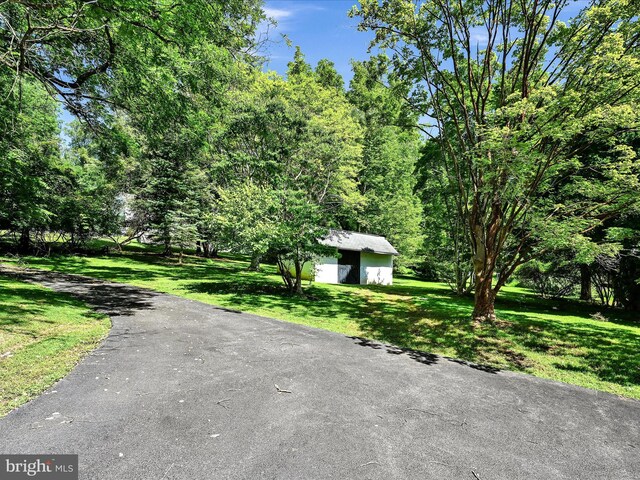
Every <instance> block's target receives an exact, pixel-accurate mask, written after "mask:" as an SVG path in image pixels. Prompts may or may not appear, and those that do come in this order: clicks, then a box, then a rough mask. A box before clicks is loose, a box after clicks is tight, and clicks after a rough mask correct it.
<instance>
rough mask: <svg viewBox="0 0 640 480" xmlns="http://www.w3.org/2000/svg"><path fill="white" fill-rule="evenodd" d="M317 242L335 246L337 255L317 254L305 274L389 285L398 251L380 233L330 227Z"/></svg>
mask: <svg viewBox="0 0 640 480" xmlns="http://www.w3.org/2000/svg"><path fill="white" fill-rule="evenodd" d="M320 243H321V244H323V245H327V246H329V247H335V248H337V249H338V256H337V257H319V258H317V259H316V261H315V262H314V263H313V265H312V266H311V268H310V270H311V272H309V273H308V276H309V277H311V278H313V279H314V280H315V281H316V282H319V283H351V284H360V285H372V284H374V285H391V284H392V283H393V257H394V255H398V252H397V250H396V249H395V248H393V246H392V245H391V244H390V243H389V242H388V241H387V239H386V238H385V237H382V236H380V235H370V234H367V233H357V232H349V231H346V230H332V231H331V232H330V233H329V235H328V236H326V237H325V238H323V239H321V240H320Z"/></svg>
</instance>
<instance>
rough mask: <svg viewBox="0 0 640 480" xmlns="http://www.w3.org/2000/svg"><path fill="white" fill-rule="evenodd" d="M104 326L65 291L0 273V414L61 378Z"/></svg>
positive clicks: (97, 338)
mask: <svg viewBox="0 0 640 480" xmlns="http://www.w3.org/2000/svg"><path fill="white" fill-rule="evenodd" d="M109 326H110V321H109V319H108V318H106V317H105V316H103V315H97V314H96V313H94V312H92V311H91V310H89V308H87V307H86V306H85V305H83V304H82V302H79V301H77V300H74V299H73V298H71V297H70V296H68V295H65V294H62V293H57V292H54V291H52V290H49V289H48V288H44V287H40V286H36V285H32V284H29V283H24V282H20V281H17V280H14V279H10V278H7V277H2V276H0V417H1V416H4V415H6V414H7V413H9V412H10V411H11V410H13V409H14V408H16V407H17V406H19V405H21V404H23V403H25V402H27V401H29V400H30V399H31V398H33V397H35V396H36V395H38V394H40V393H41V392H42V391H44V390H45V389H46V388H47V387H49V386H51V385H52V384H53V383H55V382H56V381H57V380H59V379H60V378H62V377H64V376H65V375H66V374H67V373H68V372H69V371H70V370H71V369H72V368H73V367H74V366H75V365H76V364H77V363H78V361H79V360H80V359H81V358H82V357H83V356H84V355H85V354H86V353H87V352H89V351H90V350H92V349H93V348H95V347H96V345H97V344H98V342H99V341H100V340H101V339H102V338H104V336H105V335H106V334H107V332H108V331H109Z"/></svg>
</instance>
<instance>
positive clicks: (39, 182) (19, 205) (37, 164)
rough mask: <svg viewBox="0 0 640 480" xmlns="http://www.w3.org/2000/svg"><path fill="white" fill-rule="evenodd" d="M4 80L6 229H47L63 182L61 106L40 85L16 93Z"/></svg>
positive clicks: (2, 203)
mask: <svg viewBox="0 0 640 480" xmlns="http://www.w3.org/2000/svg"><path fill="white" fill-rule="evenodd" d="M10 85H11V78H9V77H8V76H7V75H6V74H0V95H2V98H3V101H2V102H1V103H0V124H1V132H2V134H1V135H0V228H3V229H8V230H13V231H25V232H27V234H28V231H29V230H30V229H44V228H46V227H47V226H48V225H49V222H50V220H51V219H52V217H53V215H54V213H53V211H52V210H53V209H54V206H55V203H56V199H57V195H58V192H57V191H56V189H55V185H56V184H58V183H59V182H60V177H61V173H60V172H59V169H58V166H59V158H60V147H59V138H58V134H59V127H58V122H57V113H58V109H57V105H56V103H55V102H54V101H53V100H52V99H51V98H50V97H49V96H48V95H47V93H46V92H45V91H44V89H43V88H42V87H41V86H40V85H39V84H37V83H35V82H25V83H24V84H23V85H22V88H21V91H20V92H18V91H17V90H14V91H11V90H10V88H11V87H10Z"/></svg>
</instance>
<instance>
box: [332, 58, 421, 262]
mask: <svg viewBox="0 0 640 480" xmlns="http://www.w3.org/2000/svg"><path fill="white" fill-rule="evenodd" d="M388 63H389V62H388V59H387V58H386V57H384V56H378V57H373V58H371V59H370V60H368V61H366V62H353V71H354V75H353V79H352V80H351V82H350V84H349V91H348V93H347V98H348V99H349V101H350V102H351V103H352V104H353V105H354V106H356V107H357V108H358V110H359V112H360V115H359V117H358V119H359V121H360V125H361V126H362V128H363V130H364V132H365V133H364V139H363V155H362V160H363V162H362V163H363V168H362V170H361V171H360V172H359V174H358V184H359V185H358V187H359V190H360V193H361V194H362V197H363V202H362V203H363V206H362V208H361V209H360V210H359V211H355V212H347V213H351V215H348V216H346V218H345V224H346V225H347V226H348V227H349V228H352V229H355V230H360V231H366V232H369V233H375V234H379V235H383V236H385V237H387V238H388V239H389V241H390V242H391V243H392V244H393V245H395V246H396V248H397V249H398V251H399V252H400V257H398V258H397V259H396V267H398V266H408V265H411V264H412V263H415V259H416V253H417V250H418V249H419V247H420V246H421V243H422V206H421V205H420V198H419V197H418V195H416V193H415V189H416V177H415V170H416V163H417V160H418V158H419V155H420V146H421V142H420V138H419V136H418V133H417V131H416V130H415V128H414V129H413V130H412V129H411V128H412V126H415V124H416V122H417V118H416V117H415V115H413V113H412V112H411V111H408V109H407V108H406V105H405V104H404V102H403V99H402V95H404V94H406V88H405V87H404V85H402V84H396V85H392V86H391V88H385V86H384V84H383V81H384V80H385V79H387V70H388Z"/></svg>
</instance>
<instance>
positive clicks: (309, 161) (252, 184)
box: [216, 55, 361, 293]
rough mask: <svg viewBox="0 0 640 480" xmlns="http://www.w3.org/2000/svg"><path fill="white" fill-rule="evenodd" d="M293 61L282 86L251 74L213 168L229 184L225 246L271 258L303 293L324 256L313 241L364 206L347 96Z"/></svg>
mask: <svg viewBox="0 0 640 480" xmlns="http://www.w3.org/2000/svg"><path fill="white" fill-rule="evenodd" d="M296 58H297V60H295V61H294V62H292V64H291V66H290V70H289V74H288V76H287V80H286V81H285V80H283V79H282V78H280V77H278V76H276V75H274V74H262V73H256V74H255V78H254V82H253V83H252V85H251V86H250V88H246V89H243V90H242V91H238V92H237V96H236V100H235V102H233V105H234V106H233V108H232V109H231V110H230V112H229V115H228V117H227V120H228V123H227V124H226V128H225V130H224V131H223V133H222V137H223V138H224V141H223V142H221V144H220V147H221V151H220V153H219V157H220V158H219V161H218V162H216V165H217V166H218V168H220V169H222V170H223V171H224V172H225V174H226V178H227V179H228V186H226V187H225V188H222V189H221V190H220V191H219V194H220V201H219V203H218V206H217V208H218V209H219V216H218V221H219V222H221V224H222V225H223V226H224V228H223V231H224V232H225V237H226V238H225V240H226V241H227V242H229V243H230V244H231V245H234V246H235V247H236V248H237V249H238V250H240V251H244V252H245V253H250V254H252V255H253V256H260V255H263V254H265V253H267V252H270V253H273V254H275V255H276V256H277V260H278V265H279V270H280V274H281V275H282V278H283V280H284V282H285V284H286V285H287V287H288V288H289V289H290V290H291V291H292V292H297V293H300V292H301V291H302V268H303V267H304V264H305V263H307V262H308V261H309V260H310V259H311V256H312V255H313V254H315V253H318V252H319V251H325V250H326V248H323V247H322V246H321V245H319V244H318V242H317V240H318V238H319V237H321V236H322V235H323V234H325V233H327V231H328V228H329V227H331V226H333V225H335V218H336V213H337V212H338V211H340V210H349V209H353V208H356V207H357V205H358V204H359V202H360V201H361V198H360V194H359V192H358V190H357V183H356V180H357V174H358V172H359V170H360V168H361V164H360V153H361V146H360V139H361V129H360V127H359V126H358V124H357V122H355V121H354V117H353V115H354V113H355V110H354V108H353V107H352V106H351V105H350V104H349V103H348V102H347V100H346V99H345V97H344V95H343V94H341V93H339V92H337V91H336V90H335V88H333V87H329V88H327V87H324V86H323V85H321V84H320V83H319V82H318V79H317V77H316V76H315V74H314V73H313V71H312V70H310V69H307V68H304V66H303V65H301V62H302V61H303V60H302V58H301V55H297V57H296ZM248 196H251V197H259V198H251V199H249V198H247V197H248ZM230 212H235V213H236V214H238V215H241V217H242V220H237V221H236V220H234V217H235V214H234V215H231V214H230ZM265 225H266V226H265ZM291 271H293V272H294V273H293V274H291Z"/></svg>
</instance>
